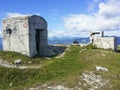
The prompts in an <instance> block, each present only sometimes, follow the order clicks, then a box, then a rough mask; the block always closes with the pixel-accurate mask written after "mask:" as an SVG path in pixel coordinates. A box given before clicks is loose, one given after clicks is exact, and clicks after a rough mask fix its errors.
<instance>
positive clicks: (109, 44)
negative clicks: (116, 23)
mask: <svg viewBox="0 0 120 90" xmlns="http://www.w3.org/2000/svg"><path fill="white" fill-rule="evenodd" d="M90 41H91V43H92V44H93V45H96V46H97V47H98V48H104V49H112V50H114V51H116V50H117V38H116V37H105V36H104V32H103V31H100V32H98V31H96V32H91V33H90Z"/></svg>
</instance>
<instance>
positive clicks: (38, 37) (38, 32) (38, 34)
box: [35, 29, 43, 55]
mask: <svg viewBox="0 0 120 90" xmlns="http://www.w3.org/2000/svg"><path fill="white" fill-rule="evenodd" d="M42 32H43V29H36V35H35V39H36V51H37V55H39V54H40V47H41V44H42V43H41V42H42Z"/></svg>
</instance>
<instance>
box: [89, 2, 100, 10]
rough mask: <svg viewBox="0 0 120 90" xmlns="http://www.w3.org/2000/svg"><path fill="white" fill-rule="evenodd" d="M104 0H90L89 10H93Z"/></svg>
mask: <svg viewBox="0 0 120 90" xmlns="http://www.w3.org/2000/svg"><path fill="white" fill-rule="evenodd" d="M101 1H102V0H92V1H88V4H89V6H88V11H93V10H94V9H95V8H96V7H97V6H98V4H99V3H100V2H101Z"/></svg>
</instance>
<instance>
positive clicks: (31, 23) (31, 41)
mask: <svg viewBox="0 0 120 90" xmlns="http://www.w3.org/2000/svg"><path fill="white" fill-rule="evenodd" d="M2 31H3V50H4V51H15V52H19V53H21V54H25V55H28V56H29V57H33V56H35V55H42V56H51V55H55V53H54V51H52V50H50V49H49V47H48V33H47V22H46V20H45V19H44V18H42V17H40V16H37V15H33V16H21V17H11V18H7V19H4V20H3V22H2Z"/></svg>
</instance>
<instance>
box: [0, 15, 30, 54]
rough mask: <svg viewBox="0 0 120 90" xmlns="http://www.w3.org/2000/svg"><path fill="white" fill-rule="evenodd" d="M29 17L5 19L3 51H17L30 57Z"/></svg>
mask: <svg viewBox="0 0 120 90" xmlns="http://www.w3.org/2000/svg"><path fill="white" fill-rule="evenodd" d="M24 24H26V25H28V17H27V16H25V17H13V18H8V19H4V20H3V23H2V30H3V33H2V35H3V50H4V51H16V52H20V53H22V54H26V55H28V56H29V28H28V26H27V27H26V28H24V26H23V25H24Z"/></svg>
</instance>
